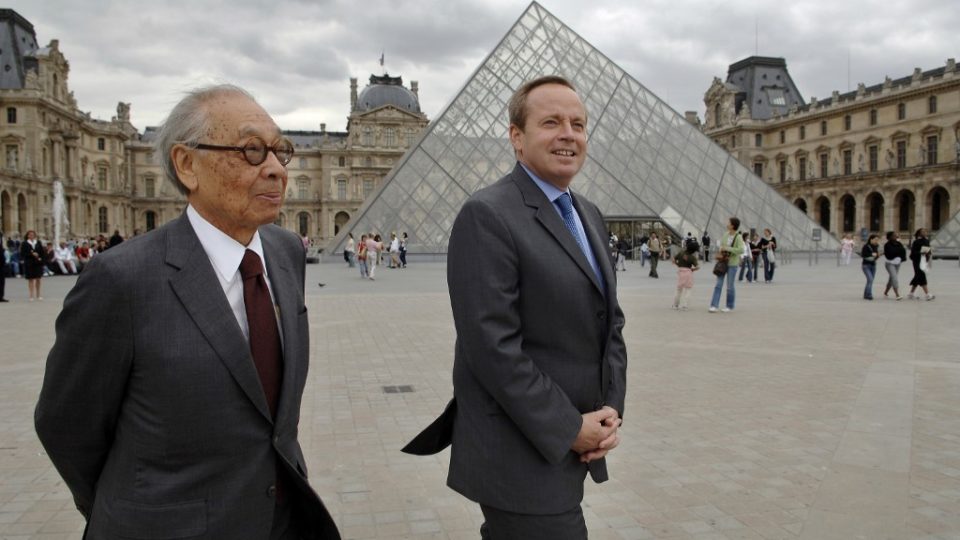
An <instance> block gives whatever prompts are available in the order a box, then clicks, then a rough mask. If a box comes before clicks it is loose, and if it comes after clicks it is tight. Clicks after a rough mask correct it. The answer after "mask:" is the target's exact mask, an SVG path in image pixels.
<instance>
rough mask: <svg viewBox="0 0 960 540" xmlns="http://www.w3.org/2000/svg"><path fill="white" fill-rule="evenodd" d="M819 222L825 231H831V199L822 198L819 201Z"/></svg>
mask: <svg viewBox="0 0 960 540" xmlns="http://www.w3.org/2000/svg"><path fill="white" fill-rule="evenodd" d="M817 213H818V214H819V215H818V216H817V217H818V222H819V223H820V226H821V227H823V229H824V230H827V231H829V230H830V199H828V198H826V197H820V198H819V199H818V200H817Z"/></svg>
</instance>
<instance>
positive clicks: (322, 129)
mask: <svg viewBox="0 0 960 540" xmlns="http://www.w3.org/2000/svg"><path fill="white" fill-rule="evenodd" d="M326 132H327V124H326V123H325V122H320V133H326Z"/></svg>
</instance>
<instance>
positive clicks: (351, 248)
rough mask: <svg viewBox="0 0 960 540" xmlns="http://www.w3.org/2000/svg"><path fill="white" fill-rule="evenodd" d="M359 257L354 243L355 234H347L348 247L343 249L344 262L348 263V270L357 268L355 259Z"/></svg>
mask: <svg viewBox="0 0 960 540" xmlns="http://www.w3.org/2000/svg"><path fill="white" fill-rule="evenodd" d="M356 255H357V246H356V243H354V241H353V233H347V247H345V248H343V260H344V261H346V263H347V267H348V268H353V267H354V266H356V265H355V264H354V262H353V261H354V257H356Z"/></svg>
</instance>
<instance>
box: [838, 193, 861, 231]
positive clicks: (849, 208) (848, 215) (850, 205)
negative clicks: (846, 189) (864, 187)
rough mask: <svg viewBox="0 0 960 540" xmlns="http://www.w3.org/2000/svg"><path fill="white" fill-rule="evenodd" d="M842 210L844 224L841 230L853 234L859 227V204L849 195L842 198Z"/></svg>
mask: <svg viewBox="0 0 960 540" xmlns="http://www.w3.org/2000/svg"><path fill="white" fill-rule="evenodd" d="M840 209H841V211H842V212H843V214H842V215H843V223H842V225H841V228H840V230H842V231H843V232H853V231H854V230H855V228H856V226H857V225H856V224H857V221H856V218H857V202H856V201H855V200H854V199H853V195H849V194H848V195H844V196H843V197H841V198H840Z"/></svg>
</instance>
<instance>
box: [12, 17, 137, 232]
mask: <svg viewBox="0 0 960 540" xmlns="http://www.w3.org/2000/svg"><path fill="white" fill-rule="evenodd" d="M0 62H2V63H3V71H2V73H0V111H2V114H0V145H2V147H3V161H2V170H0V227H2V230H3V231H4V233H5V234H15V233H21V234H23V233H25V232H26V231H27V230H29V229H35V230H36V231H37V232H38V234H39V235H40V236H42V237H45V238H52V237H53V234H54V230H53V225H54V216H53V193H54V185H55V183H59V184H60V185H61V186H62V188H63V194H64V210H65V216H63V217H65V218H66V220H69V223H70V225H69V226H65V228H64V230H69V233H68V234H67V236H87V235H91V234H94V233H96V232H100V231H110V232H112V231H113V229H114V228H118V227H119V228H121V229H123V230H127V231H129V228H128V227H127V226H126V224H130V225H132V223H133V222H132V219H133V205H132V201H131V199H130V197H129V196H128V193H129V190H130V188H131V182H130V178H131V170H132V169H131V150H130V149H129V148H128V143H129V142H130V141H132V140H135V139H136V138H137V132H136V129H135V128H134V127H133V126H132V125H131V124H130V106H129V105H128V104H124V103H120V104H118V106H117V116H116V117H114V118H112V119H111V120H110V121H109V122H106V121H102V120H97V119H93V118H91V117H90V115H89V114H86V113H83V112H81V111H80V110H79V109H78V108H77V103H76V100H75V99H74V97H73V93H72V92H70V91H69V88H68V85H67V80H68V75H69V72H70V64H69V63H68V62H67V60H66V58H64V56H63V53H61V52H60V45H59V43H58V41H57V40H53V41H51V42H50V44H49V45H47V46H46V47H38V46H37V41H36V36H35V34H34V31H33V26H32V25H31V24H30V22H29V21H27V20H26V19H24V18H23V17H21V16H20V15H18V14H17V13H16V12H14V11H13V10H9V9H3V10H0Z"/></svg>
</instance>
